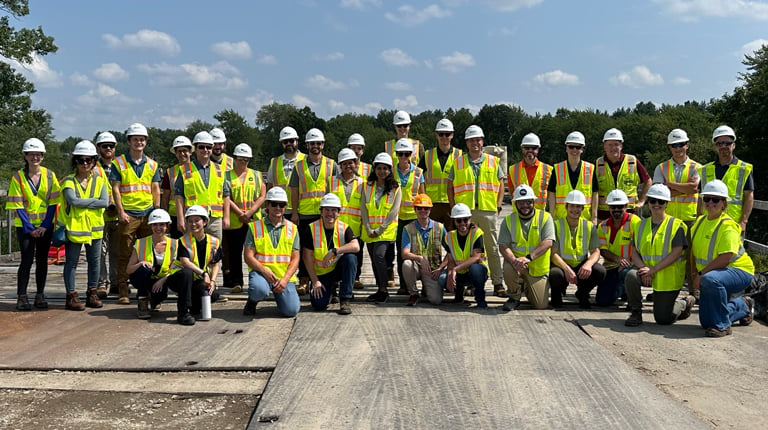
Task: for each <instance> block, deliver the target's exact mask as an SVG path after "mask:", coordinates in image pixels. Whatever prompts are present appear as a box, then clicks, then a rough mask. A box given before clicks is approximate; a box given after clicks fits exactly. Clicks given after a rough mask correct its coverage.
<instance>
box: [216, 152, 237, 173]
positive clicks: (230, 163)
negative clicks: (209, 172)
mask: <svg viewBox="0 0 768 430" xmlns="http://www.w3.org/2000/svg"><path fill="white" fill-rule="evenodd" d="M211 161H212V162H214V163H216V164H218V165H219V166H221V167H224V169H223V170H224V171H225V172H229V171H230V170H232V168H233V167H234V164H235V159H234V158H232V157H230V156H229V155H227V154H225V153H222V154H221V160H219V161H215V160H214V159H213V158H211Z"/></svg>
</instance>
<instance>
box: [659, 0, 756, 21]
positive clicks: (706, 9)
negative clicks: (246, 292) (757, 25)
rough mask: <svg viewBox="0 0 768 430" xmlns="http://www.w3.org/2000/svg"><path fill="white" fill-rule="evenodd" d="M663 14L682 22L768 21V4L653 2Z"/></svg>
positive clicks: (709, 0)
mask: <svg viewBox="0 0 768 430" xmlns="http://www.w3.org/2000/svg"><path fill="white" fill-rule="evenodd" d="M653 2H654V3H656V4H658V5H660V6H661V9H662V13H664V14H665V15H668V16H670V17H673V18H676V19H679V20H681V21H698V20H699V19H700V18H709V17H711V18H743V19H749V20H755V21H768V3H765V2H760V1H751V0H653Z"/></svg>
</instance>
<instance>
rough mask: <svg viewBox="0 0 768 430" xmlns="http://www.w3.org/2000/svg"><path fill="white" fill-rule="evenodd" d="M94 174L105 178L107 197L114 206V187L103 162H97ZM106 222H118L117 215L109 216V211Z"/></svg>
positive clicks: (105, 218)
mask: <svg viewBox="0 0 768 430" xmlns="http://www.w3.org/2000/svg"><path fill="white" fill-rule="evenodd" d="M93 173H94V174H96V175H100V176H102V177H104V182H106V183H107V196H109V204H110V205H114V204H115V198H114V196H113V195H112V186H111V185H110V184H109V176H107V172H106V170H104V166H102V165H101V161H97V162H96V165H95V166H93ZM104 221H117V213H115V214H113V215H107V211H104Z"/></svg>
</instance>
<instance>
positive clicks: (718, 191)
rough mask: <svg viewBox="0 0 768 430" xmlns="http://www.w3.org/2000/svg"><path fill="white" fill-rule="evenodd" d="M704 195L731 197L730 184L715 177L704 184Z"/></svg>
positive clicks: (702, 192) (702, 193) (702, 191)
mask: <svg viewBox="0 0 768 430" xmlns="http://www.w3.org/2000/svg"><path fill="white" fill-rule="evenodd" d="M701 195H702V196H715V197H722V198H725V199H729V198H730V196H729V195H728V186H727V185H725V182H723V181H721V180H719V179H713V180H711V181H709V182H707V183H706V184H705V185H704V189H703V190H701Z"/></svg>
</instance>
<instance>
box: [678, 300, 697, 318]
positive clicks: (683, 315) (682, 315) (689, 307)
mask: <svg viewBox="0 0 768 430" xmlns="http://www.w3.org/2000/svg"><path fill="white" fill-rule="evenodd" d="M683 301H685V309H683V311H682V312H680V315H678V317H677V320H678V321H682V320H684V319H687V318H688V317H690V316H691V310H692V309H693V304H694V303H696V299H694V298H693V296H686V297H685V298H684V299H683Z"/></svg>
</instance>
